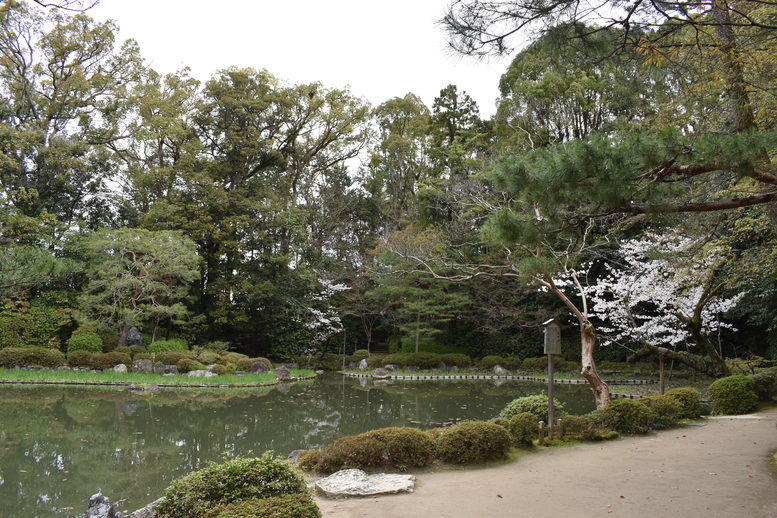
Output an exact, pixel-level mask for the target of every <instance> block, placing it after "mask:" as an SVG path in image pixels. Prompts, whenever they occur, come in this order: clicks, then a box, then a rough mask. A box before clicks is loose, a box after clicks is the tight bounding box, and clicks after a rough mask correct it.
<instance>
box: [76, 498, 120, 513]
mask: <svg viewBox="0 0 777 518" xmlns="http://www.w3.org/2000/svg"><path fill="white" fill-rule="evenodd" d="M120 516H121V515H119V514H117V513H116V508H115V507H114V505H113V503H111V501H110V500H109V499H108V498H107V497H105V496H103V494H102V493H97V494H95V495H92V496H90V497H89V507H87V508H86V512H85V513H84V514H82V515H80V516H79V517H78V518H120Z"/></svg>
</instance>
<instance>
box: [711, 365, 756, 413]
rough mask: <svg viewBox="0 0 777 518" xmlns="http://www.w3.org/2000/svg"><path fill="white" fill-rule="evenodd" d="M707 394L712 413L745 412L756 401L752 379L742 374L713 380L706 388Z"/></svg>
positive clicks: (754, 404) (752, 407)
mask: <svg viewBox="0 0 777 518" xmlns="http://www.w3.org/2000/svg"><path fill="white" fill-rule="evenodd" d="M707 395H708V396H709V398H710V405H711V406H712V413H714V414H746V413H748V412H750V411H751V410H754V409H755V407H756V404H757V403H758V396H757V395H756V394H755V392H753V380H751V379H750V378H748V377H747V376H745V375H743V374H737V375H734V376H728V377H726V378H720V379H719V380H715V381H714V382H712V385H710V387H709V389H707Z"/></svg>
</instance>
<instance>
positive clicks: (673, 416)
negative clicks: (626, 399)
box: [640, 395, 683, 430]
mask: <svg viewBox="0 0 777 518" xmlns="http://www.w3.org/2000/svg"><path fill="white" fill-rule="evenodd" d="M640 401H641V402H642V403H643V404H644V405H645V406H647V407H648V408H649V409H650V410H651V411H652V412H653V417H652V419H651V421H650V427H651V428H652V429H654V430H665V429H667V428H672V427H673V426H675V425H676V424H677V422H678V421H679V420H680V416H682V414H683V405H682V404H680V402H679V401H678V400H677V399H675V398H673V397H670V396H666V395H664V396H650V397H645V398H642V399H640Z"/></svg>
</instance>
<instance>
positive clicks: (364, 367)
mask: <svg viewBox="0 0 777 518" xmlns="http://www.w3.org/2000/svg"><path fill="white" fill-rule="evenodd" d="M359 370H362V371H366V370H367V360H366V359H365V358H362V359H361V360H359Z"/></svg>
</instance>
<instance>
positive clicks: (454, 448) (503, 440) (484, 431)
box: [435, 421, 511, 464]
mask: <svg viewBox="0 0 777 518" xmlns="http://www.w3.org/2000/svg"><path fill="white" fill-rule="evenodd" d="M435 435H436V436H437V437H436V441H435V442H436V451H437V457H438V458H439V459H440V460H442V461H444V462H449V463H451V464H472V463H479V462H485V461H489V460H494V459H500V458H504V457H505V456H506V455H507V452H508V451H509V449H510V442H511V438H510V434H509V432H508V431H507V430H505V429H504V428H502V427H501V426H499V425H497V424H494V423H487V422H483V421H465V422H463V423H458V424H455V425H453V426H448V427H446V428H440V429H438V431H437V432H436V434H435Z"/></svg>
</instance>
